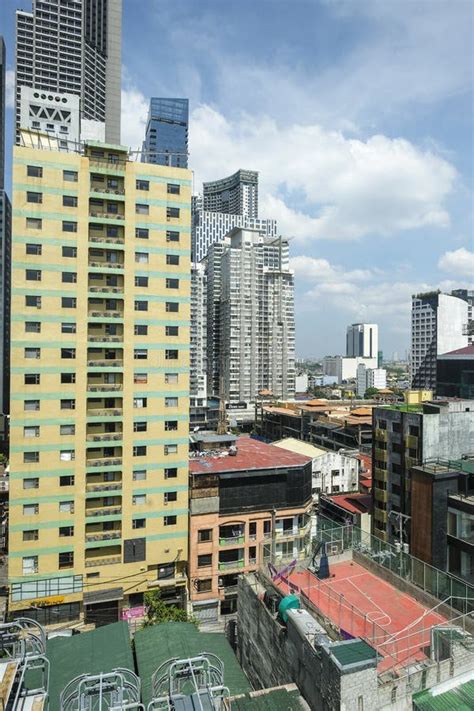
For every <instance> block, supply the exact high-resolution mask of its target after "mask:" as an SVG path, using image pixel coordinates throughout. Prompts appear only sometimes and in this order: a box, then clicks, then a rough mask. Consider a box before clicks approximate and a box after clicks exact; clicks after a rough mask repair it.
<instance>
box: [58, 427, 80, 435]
mask: <svg viewBox="0 0 474 711" xmlns="http://www.w3.org/2000/svg"><path fill="white" fill-rule="evenodd" d="M59 434H60V435H73V434H76V425H59Z"/></svg>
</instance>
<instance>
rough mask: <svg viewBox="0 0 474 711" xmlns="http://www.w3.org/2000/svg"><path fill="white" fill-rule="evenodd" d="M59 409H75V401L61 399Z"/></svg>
mask: <svg viewBox="0 0 474 711" xmlns="http://www.w3.org/2000/svg"><path fill="white" fill-rule="evenodd" d="M60 403H61V410H75V409H76V401H75V400H61V401H60Z"/></svg>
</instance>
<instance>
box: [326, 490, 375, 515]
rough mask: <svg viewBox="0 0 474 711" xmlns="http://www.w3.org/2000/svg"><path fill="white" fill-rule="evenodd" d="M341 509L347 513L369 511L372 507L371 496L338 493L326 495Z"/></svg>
mask: <svg viewBox="0 0 474 711" xmlns="http://www.w3.org/2000/svg"><path fill="white" fill-rule="evenodd" d="M327 498H328V499H330V500H331V501H333V502H334V503H335V504H337V506H340V507H341V509H345V510H346V511H349V513H370V510H371V508H372V496H371V495H370V494H340V495H337V496H328V497H327Z"/></svg>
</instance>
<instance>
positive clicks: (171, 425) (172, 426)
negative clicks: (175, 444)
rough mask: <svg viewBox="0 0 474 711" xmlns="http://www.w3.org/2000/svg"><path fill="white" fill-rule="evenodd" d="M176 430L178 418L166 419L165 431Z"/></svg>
mask: <svg viewBox="0 0 474 711" xmlns="http://www.w3.org/2000/svg"><path fill="white" fill-rule="evenodd" d="M177 431H178V420H166V422H165V432H177Z"/></svg>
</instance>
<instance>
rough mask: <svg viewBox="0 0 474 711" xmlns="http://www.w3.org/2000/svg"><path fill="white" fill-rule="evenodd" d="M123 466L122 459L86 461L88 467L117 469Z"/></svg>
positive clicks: (96, 458)
mask: <svg viewBox="0 0 474 711" xmlns="http://www.w3.org/2000/svg"><path fill="white" fill-rule="evenodd" d="M119 464H122V457H95V458H94V459H86V466H87V467H115V466H118V465H119Z"/></svg>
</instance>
